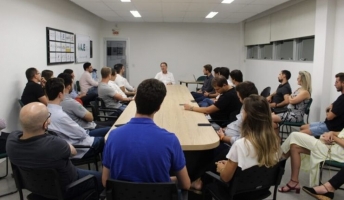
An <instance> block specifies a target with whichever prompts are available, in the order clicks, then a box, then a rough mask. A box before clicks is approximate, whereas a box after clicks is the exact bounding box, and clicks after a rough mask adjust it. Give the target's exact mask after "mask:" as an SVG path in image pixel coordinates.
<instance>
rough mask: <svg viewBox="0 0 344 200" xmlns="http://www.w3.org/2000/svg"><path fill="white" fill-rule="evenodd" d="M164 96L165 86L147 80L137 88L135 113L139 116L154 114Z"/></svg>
mask: <svg viewBox="0 0 344 200" xmlns="http://www.w3.org/2000/svg"><path fill="white" fill-rule="evenodd" d="M165 96H166V87H165V84H164V83H163V82H161V81H159V80H157V79H147V80H144V81H142V82H141V83H140V85H139V86H138V88H137V92H136V96H135V103H136V112H137V113H138V114H141V115H152V114H154V113H156V112H157V111H158V110H159V109H160V106H161V104H162V102H163V101H164V98H165Z"/></svg>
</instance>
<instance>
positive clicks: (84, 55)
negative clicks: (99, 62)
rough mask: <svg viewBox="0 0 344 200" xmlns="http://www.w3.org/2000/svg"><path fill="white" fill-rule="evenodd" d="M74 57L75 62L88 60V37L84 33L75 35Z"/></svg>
mask: <svg viewBox="0 0 344 200" xmlns="http://www.w3.org/2000/svg"><path fill="white" fill-rule="evenodd" d="M75 36H76V38H75V53H76V54H75V58H76V62H77V63H83V62H88V61H89V60H90V46H91V45H90V37H89V36H86V35H80V34H76V35H75Z"/></svg>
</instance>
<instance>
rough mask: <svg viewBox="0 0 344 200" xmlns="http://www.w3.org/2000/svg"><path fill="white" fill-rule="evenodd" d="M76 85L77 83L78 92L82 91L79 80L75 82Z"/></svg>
mask: <svg viewBox="0 0 344 200" xmlns="http://www.w3.org/2000/svg"><path fill="white" fill-rule="evenodd" d="M75 85H76V90H77V91H78V92H80V91H81V89H80V82H79V81H76V82H75Z"/></svg>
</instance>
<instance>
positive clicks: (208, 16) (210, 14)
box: [205, 12, 218, 18]
mask: <svg viewBox="0 0 344 200" xmlns="http://www.w3.org/2000/svg"><path fill="white" fill-rule="evenodd" d="M217 13H218V12H210V13H209V14H208V15H207V16H206V17H205V18H213V17H214V16H215V15H217Z"/></svg>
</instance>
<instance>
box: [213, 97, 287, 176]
mask: <svg viewBox="0 0 344 200" xmlns="http://www.w3.org/2000/svg"><path fill="white" fill-rule="evenodd" d="M242 117H243V122H242V126H241V134H242V138H241V139H239V140H237V141H236V142H235V143H234V144H233V146H232V147H231V149H230V150H229V152H228V154H227V158H228V160H222V161H219V162H217V172H218V173H220V177H221V179H222V180H223V181H225V182H228V181H230V180H231V179H232V177H233V175H234V172H235V170H236V168H237V167H240V168H241V169H242V170H243V171H244V170H246V169H248V168H250V167H253V166H255V165H258V166H266V167H272V166H274V165H275V164H277V163H278V160H279V151H280V141H279V137H278V136H277V135H276V134H275V132H274V129H273V127H272V118H271V111H270V107H269V103H268V102H267V101H266V99H265V98H264V97H261V96H259V95H250V96H249V97H247V98H245V99H244V102H243V111H242Z"/></svg>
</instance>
